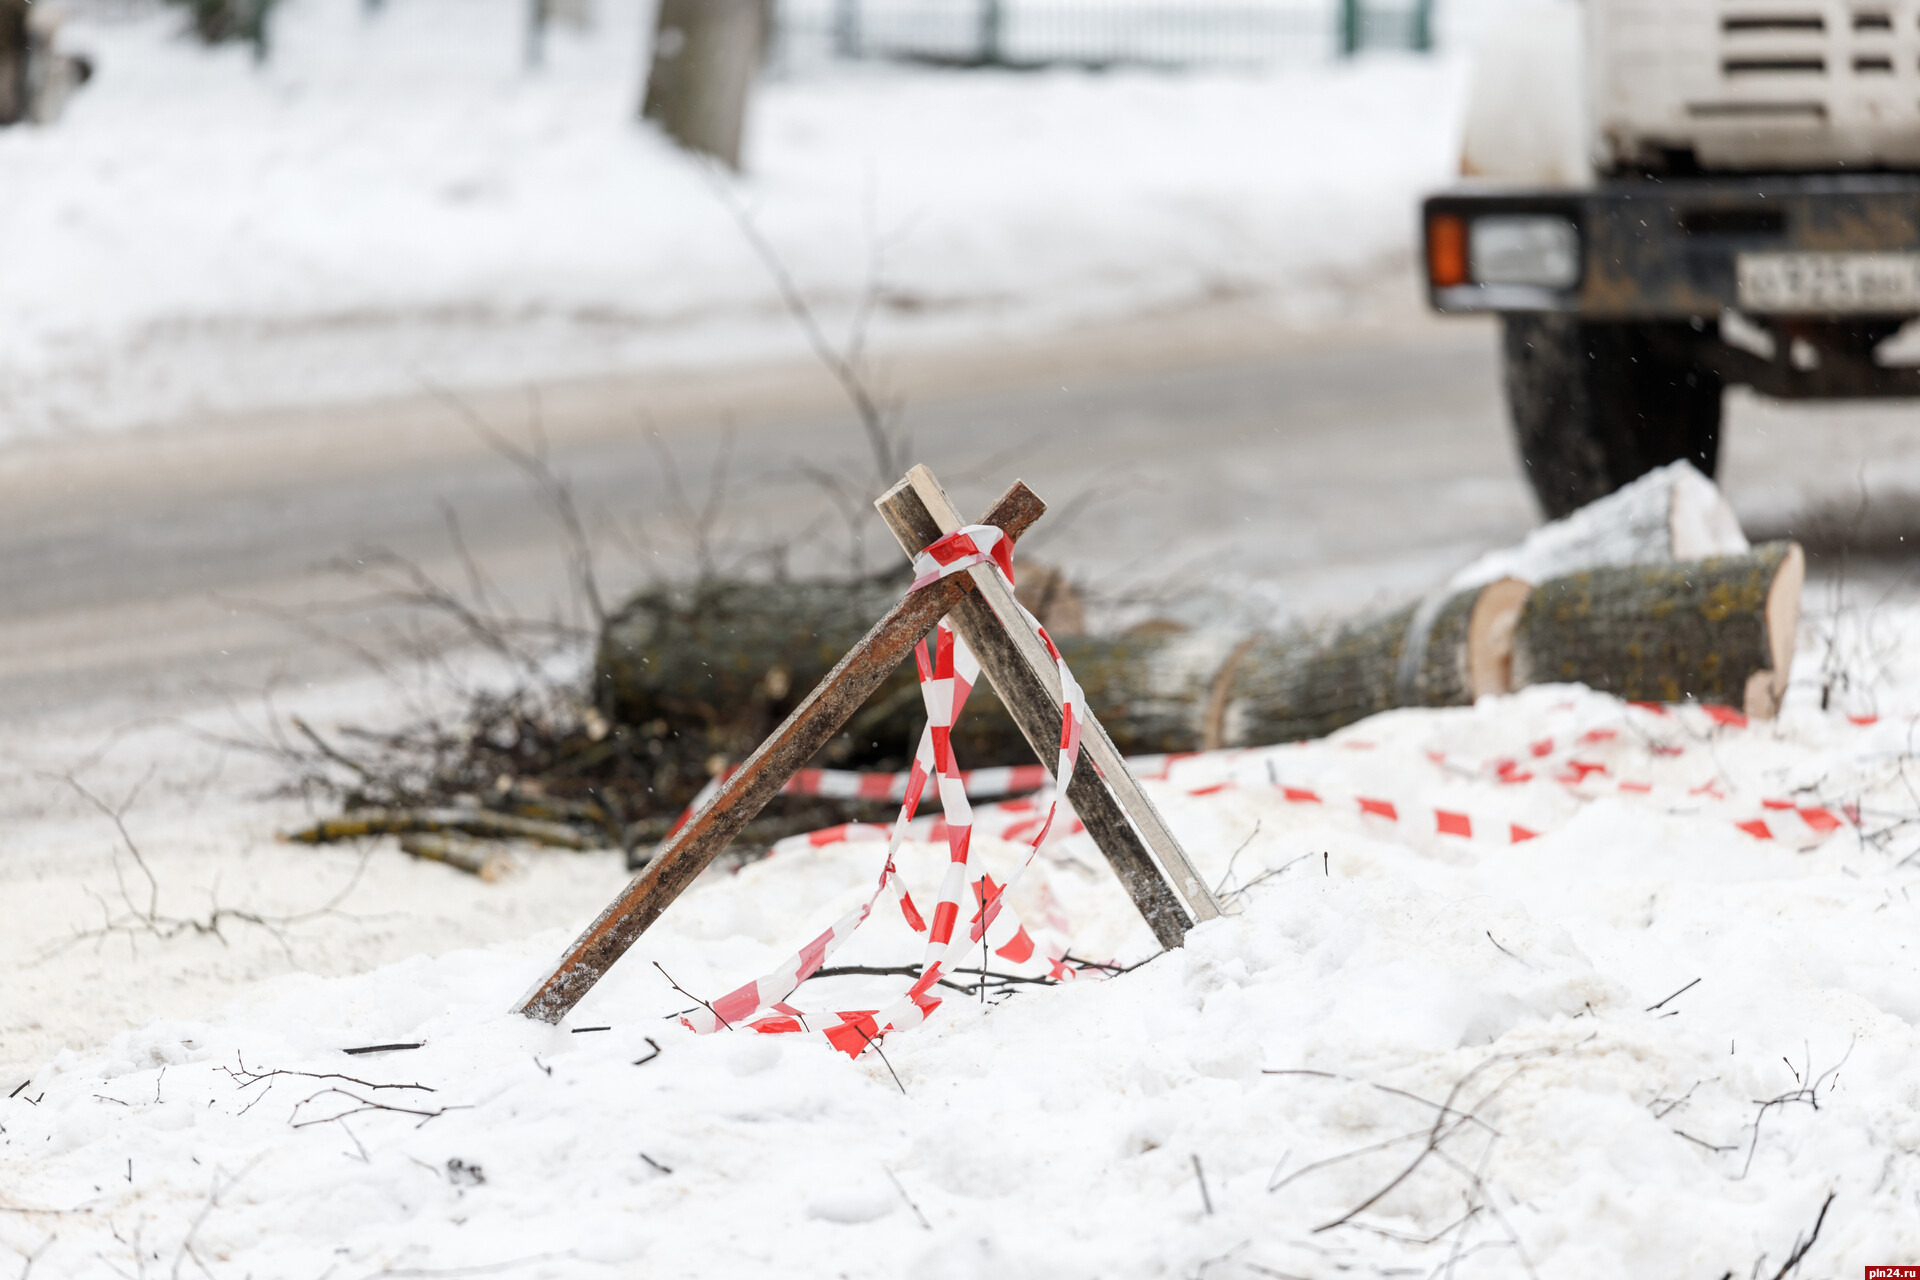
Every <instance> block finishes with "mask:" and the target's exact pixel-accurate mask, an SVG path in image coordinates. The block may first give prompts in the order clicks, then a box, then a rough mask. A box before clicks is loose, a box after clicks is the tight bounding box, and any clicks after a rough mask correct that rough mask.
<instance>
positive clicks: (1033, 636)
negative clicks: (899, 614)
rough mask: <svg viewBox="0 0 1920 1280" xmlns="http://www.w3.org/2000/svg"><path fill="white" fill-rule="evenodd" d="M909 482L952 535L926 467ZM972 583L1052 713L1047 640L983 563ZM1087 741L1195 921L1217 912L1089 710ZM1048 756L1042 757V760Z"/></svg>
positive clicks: (945, 505)
mask: <svg viewBox="0 0 1920 1280" xmlns="http://www.w3.org/2000/svg"><path fill="white" fill-rule="evenodd" d="M907 481H908V483H910V484H911V485H912V486H913V488H914V491H915V492H916V493H918V494H919V495H920V498H921V501H923V502H924V503H925V504H926V506H927V510H928V512H929V513H930V514H931V515H932V516H933V518H934V520H935V521H937V522H938V523H939V524H940V526H941V529H942V531H943V532H946V533H951V532H953V530H954V529H958V528H959V527H960V524H961V521H960V513H959V512H958V511H957V510H955V509H954V506H953V503H952V502H951V501H950V500H949V499H948V498H947V494H946V490H944V489H942V488H941V487H940V482H939V481H938V480H937V479H935V478H934V474H933V472H932V471H930V470H929V469H928V468H927V467H925V466H915V467H913V468H912V469H911V470H909V471H908V472H907ZM974 587H975V589H976V590H978V591H979V593H980V599H982V600H983V601H985V602H986V603H987V604H988V605H989V606H991V607H992V609H993V611H994V613H995V614H996V615H997V616H998V617H999V618H1000V619H1001V621H1002V623H1003V624H1004V625H1005V626H1006V628H1007V631H1008V633H1009V634H1010V635H1012V637H1013V639H1014V643H1015V644H1016V645H1018V646H1019V649H1020V653H1021V656H1022V658H1023V659H1024V660H1025V661H1026V663H1027V664H1028V665H1029V666H1030V667H1032V668H1033V670H1034V671H1035V672H1037V673H1038V674H1039V676H1040V678H1041V680H1042V682H1043V683H1044V684H1045V685H1046V688H1047V690H1048V693H1049V695H1050V696H1051V697H1052V699H1053V704H1054V707H1055V714H1056V715H1058V714H1059V711H1058V708H1059V705H1060V673H1059V672H1058V671H1057V670H1056V669H1055V667H1054V663H1053V655H1052V654H1051V653H1049V652H1048V651H1047V646H1046V642H1045V641H1043V640H1041V638H1040V633H1039V632H1038V631H1036V630H1035V629H1034V627H1033V624H1032V623H1030V622H1028V621H1027V620H1026V615H1024V614H1023V613H1021V612H1020V608H1019V606H1018V605H1017V604H1016V603H1015V601H1014V598H1013V592H1012V591H1010V590H1009V589H1008V588H1007V584H1006V583H1005V582H1004V581H1002V580H1001V578H1000V576H999V575H998V574H997V573H994V572H993V571H992V570H990V569H987V568H985V567H981V568H979V569H977V570H976V571H975V577H974ZM1087 736H1090V737H1091V739H1092V740H1091V741H1088V742H1085V743H1084V745H1085V747H1086V751H1087V754H1088V755H1089V756H1091V757H1092V759H1093V763H1094V765H1095V766H1096V767H1097V768H1098V769H1099V770H1100V776H1101V777H1102V778H1103V779H1105V780H1106V783H1107V786H1108V788H1109V789H1110V790H1111V791H1112V792H1113V794H1114V798H1115V799H1117V800H1118V801H1119V802H1120V807H1121V808H1122V809H1124V810H1126V812H1127V814H1128V816H1129V817H1131V818H1132V819H1133V822H1134V825H1135V826H1137V827H1138V828H1139V829H1140V834H1141V835H1142V836H1144V837H1145V838H1146V843H1147V848H1148V850H1149V851H1150V852H1151V853H1152V854H1153V856H1154V857H1155V858H1156V859H1157V860H1158V861H1159V863H1160V866H1161V869H1162V870H1163V871H1164V872H1165V873H1166V876H1167V879H1169V880H1170V881H1172V882H1173V885H1174V887H1175V888H1176V889H1177V890H1179V892H1180V895H1181V897H1183V898H1185V899H1186V902H1187V908H1188V909H1189V910H1190V911H1192V912H1193V917H1194V919H1195V920H1211V919H1213V918H1214V917H1215V916H1218V915H1219V914H1220V904H1219V903H1218V902H1216V901H1215V900H1214V897H1213V892H1212V891H1211V890H1210V889H1208V888H1207V882H1206V881H1205V880H1203V879H1201V878H1200V873H1199V872H1198V871H1196V870H1195V869H1194V866H1193V863H1192V862H1191V861H1190V860H1189V859H1188V858H1187V851H1186V850H1185V849H1183V848H1181V846H1180V841H1179V840H1177V839H1175V838H1174V834H1173V831H1172V829H1171V828H1169V827H1168V826H1167V824H1166V821H1165V819H1163V818H1162V817H1161V816H1160V811H1159V810H1158V809H1156V808H1155V807H1154V804H1153V801H1152V800H1150V799H1148V798H1147V793H1146V792H1145V791H1142V790H1141V789H1140V782H1139V780H1138V779H1137V778H1135V777H1134V776H1133V770H1131V769H1129V768H1128V767H1127V762H1126V758H1125V757H1123V756H1122V755H1121V754H1120V751H1119V748H1117V747H1115V746H1114V745H1113V739H1112V738H1110V737H1109V736H1107V731H1106V728H1105V726H1103V725H1102V724H1101V723H1100V721H1099V720H1098V719H1097V718H1096V717H1095V716H1094V715H1093V714H1092V712H1091V711H1089V712H1088V713H1087V716H1086V733H1085V734H1083V738H1084V737H1087ZM1046 758H1047V757H1045V756H1043V757H1042V759H1046Z"/></svg>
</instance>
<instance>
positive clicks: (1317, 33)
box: [774, 0, 1433, 67]
mask: <svg viewBox="0 0 1920 1280" xmlns="http://www.w3.org/2000/svg"><path fill="white" fill-rule="evenodd" d="M775 12H776V21H775V48H774V57H775V61H776V63H777V64H780V65H786V66H792V65H795V64H800V65H804V64H807V63H813V62H818V61H823V60H829V59H847V58H877V59H896V60H905V61H916V62H927V63H936V64H944V65H950V66H1010V67H1038V66H1047V65H1054V64H1069V65H1080V66H1109V65H1115V64H1125V63H1136V64H1145V65H1158V66H1193V65H1201V64H1224V65H1231V64H1249V65H1257V64H1271V63H1289V62H1292V63H1298V62H1313V61H1322V60H1325V59H1328V58H1331V57H1334V56H1337V55H1339V54H1342V53H1354V52H1357V51H1359V50H1361V49H1368V48H1393V49H1428V48H1431V47H1432V43H1433V40H1432V35H1433V0H1374V2H1371V3H1368V2H1363V0H776V6H775Z"/></svg>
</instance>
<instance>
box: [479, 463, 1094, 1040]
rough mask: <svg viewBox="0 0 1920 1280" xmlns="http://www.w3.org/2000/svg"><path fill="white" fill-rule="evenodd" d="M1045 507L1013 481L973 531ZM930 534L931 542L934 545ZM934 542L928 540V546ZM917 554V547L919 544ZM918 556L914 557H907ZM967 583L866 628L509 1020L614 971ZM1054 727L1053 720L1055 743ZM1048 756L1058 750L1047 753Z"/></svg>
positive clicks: (1008, 523) (918, 599) (944, 582)
mask: <svg viewBox="0 0 1920 1280" xmlns="http://www.w3.org/2000/svg"><path fill="white" fill-rule="evenodd" d="M1046 509H1047V507H1046V504H1045V503H1043V502H1041V501H1040V499H1039V498H1038V497H1037V496H1035V494H1034V492H1033V491H1032V490H1031V489H1029V488H1027V486H1026V485H1024V484H1022V483H1019V482H1018V481H1016V482H1015V483H1014V485H1013V487H1012V488H1010V489H1008V490H1007V491H1006V493H1005V494H1003V495H1001V498H1000V500H999V501H998V502H996V503H994V505H993V509H992V510H991V511H989V512H988V513H987V514H986V516H985V517H983V518H982V523H984V524H991V525H994V526H996V527H998V528H1000V529H1001V530H1003V531H1005V532H1006V534H1007V536H1008V537H1011V538H1018V537H1019V536H1020V535H1021V534H1022V533H1025V532H1026V531H1027V529H1028V527H1029V526H1031V525H1032V524H1033V522H1034V521H1035V520H1038V519H1039V518H1040V516H1041V515H1042V514H1043V513H1044V512H1045V511H1046ZM938 536H939V535H938V534H935V535H934V537H936V538H937V537H938ZM933 540H934V538H929V539H927V541H928V542H932V541H933ZM922 545H924V544H922ZM916 550H918V548H916ZM976 589H977V588H976V585H975V583H974V580H973V579H972V578H970V577H969V576H967V575H966V574H954V575H953V576H951V577H948V578H942V579H941V580H940V581H938V582H935V583H931V584H929V585H928V586H926V587H923V588H921V589H920V590H918V591H914V592H909V593H908V595H907V596H906V598H905V599H903V600H902V601H900V603H899V604H897V605H895V606H894V607H893V610H892V611H891V612H889V613H888V614H887V616H886V617H884V618H882V619H881V620H880V621H879V622H877V623H875V624H874V626H873V629H872V630H871V631H869V632H867V634H866V637H865V638H864V639H862V640H861V641H860V643H859V644H857V645H855V646H854V647H853V649H852V650H851V651H849V652H848V654H847V656H846V657H844V658H842V659H841V660H840V665H839V666H837V667H835V668H834V669H833V670H832V671H830V672H828V673H827V676H826V678H825V679H823V680H822V681H821V682H820V683H819V684H818V685H817V686H815V688H814V690H813V692H812V693H809V694H808V695H807V697H806V700H805V701H803V702H802V703H801V704H800V705H799V706H797V707H795V708H794V709H793V714H791V715H789V716H788V717H787V718H786V720H785V722H783V723H782V724H781V725H780V727H779V728H778V729H775V730H774V731H773V733H772V735H771V736H769V737H768V738H767V740H766V741H765V742H763V743H761V744H760V746H759V748H758V749H757V750H755V751H754V753H753V754H752V755H751V756H749V757H747V760H746V763H745V764H742V765H741V766H740V768H739V769H738V770H737V771H736V772H735V773H734V774H733V776H732V777H730V778H728V779H727V781H726V782H725V783H724V784H723V785H722V786H721V788H720V790H719V791H717V792H716V793H715V794H714V797H713V799H711V800H709V801H708V802H707V804H706V806H705V807H704V808H702V809H701V810H700V812H699V813H697V814H695V815H694V816H693V819H692V821H690V822H688V823H687V825H686V826H684V827H682V828H680V830H679V831H678V832H676V833H675V834H674V835H673V837H672V838H671V839H669V840H668V841H667V843H666V845H665V847H663V848H662V849H661V850H660V852H659V853H658V854H657V855H655V857H654V858H653V860H652V861H651V862H650V863H648V864H647V868H646V870H645V871H643V872H642V873H641V874H640V875H638V876H636V877H634V879H633V882H632V883H631V884H629V885H628V886H627V888H626V891H625V892H624V893H622V894H621V895H620V897H619V898H618V899H616V900H615V901H614V903H613V905H611V906H609V907H608V908H607V909H606V910H605V911H603V912H601V913H600V918H599V919H597V920H595V921H594V922H593V924H592V925H590V926H589V927H588V928H587V931H586V932H585V933H583V934H581V935H580V936H579V938H577V939H575V940H574V943H573V945H572V946H570V947H568V948H567V952H566V954H565V955H564V956H562V957H561V958H560V963H559V964H558V965H556V966H555V967H554V969H553V972H551V973H549V974H548V975H547V976H546V977H545V978H543V979H541V981H540V982H539V984H538V985H536V986H535V987H534V989H533V990H532V991H531V992H529V993H528V994H527V996H526V998H525V999H523V1000H522V1001H521V1002H520V1004H519V1006H518V1008H517V1010H516V1012H518V1013H521V1014H524V1015H525V1016H527V1017H529V1018H539V1019H541V1020H542V1021H545V1022H559V1021H560V1019H562V1018H564V1017H566V1015H567V1012H568V1011H569V1010H570V1009H572V1008H573V1006H574V1005H576V1004H578V1003H580V1000H581V998H582V997H583V996H585V995H586V994H587V992H588V991H590V990H592V989H593V985H594V983H596V982H598V981H599V980H600V979H601V977H602V976H604V975H605V973H606V972H607V970H608V969H610V968H612V967H613V963H614V962H615V961H616V960H618V959H619V958H620V957H621V956H622V955H624V954H626V951H627V948H628V947H631V946H632V945H633V944H634V942H635V940H637V939H638V938H639V937H640V935H641V934H642V933H645V932H646V930H647V928H648V927H649V926H650V925H652V924H653V922H654V921H655V920H658V919H659V918H660V913H661V912H663V911H665V910H666V909H667V907H668V906H669V905H671V904H672V902H673V900H674V899H675V898H678V897H679V896H680V895H681V894H682V893H683V892H685V890H686V888H687V886H688V885H690V884H692V883H693V881H694V879H695V878H696V877H697V876H699V874H700V873H701V872H702V871H705V870H706V869H707V867H708V865H709V864H710V863H712V861H713V860H714V859H715V858H716V857H718V856H719V855H720V852H721V850H723V849H725V848H726V847H727V842H728V841H730V840H732V839H733V837H734V836H736V835H738V834H739V832H740V829H741V828H742V827H744V826H746V825H747V823H749V822H751V821H752V820H753V818H754V816H755V815H756V814H758V813H759V812H760V810H761V809H762V808H764V807H765V806H766V803H767V801H769V800H771V799H772V798H773V797H774V796H775V795H777V794H779V791H780V788H781V787H783V786H785V785H786V783H787V779H789V778H791V777H792V776H793V775H794V774H795V773H796V772H798V771H799V770H800V769H801V768H802V767H803V766H805V765H806V763H807V762H808V761H809V760H811V759H812V758H813V757H814V754H815V753H816V752H818V751H819V750H820V748H822V747H824V746H826V744H827V743H828V742H829V741H830V740H831V739H832V738H833V735H834V734H836V733H838V732H839V731H840V726H842V725H843V724H845V723H846V722H847V720H848V718H849V717H851V716H852V715H853V713H854V712H855V711H857V710H859V709H860V706H861V704H862V703H864V702H865V701H866V700H867V698H868V697H869V696H870V695H871V694H872V693H873V691H874V690H875V689H877V688H879V687H880V685H881V684H882V683H883V682H884V681H885V680H886V678H887V677H888V676H889V675H891V674H893V670H894V668H895V667H897V666H899V665H900V663H901V661H902V660H903V659H904V658H905V657H906V656H907V654H909V653H910V652H912V650H913V646H914V645H916V644H918V643H919V642H920V640H921V638H922V637H923V636H925V635H926V634H927V632H929V631H931V630H933V628H934V626H935V625H936V624H937V623H938V622H939V621H940V619H941V618H943V617H945V616H946V615H947V614H948V613H950V612H952V610H953V607H954V606H955V605H956V604H958V603H959V602H960V601H961V600H963V599H965V598H966V597H967V596H968V595H969V594H971V593H972V592H973V591H975V590H976ZM1059 732H1060V723H1059V720H1058V718H1057V715H1056V718H1055V721H1054V735H1055V737H1054V742H1055V743H1056V744H1057V743H1058V742H1059ZM1054 750H1055V752H1056V753H1057V752H1058V750H1059V748H1058V746H1057V745H1056V746H1055V747H1054Z"/></svg>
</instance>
